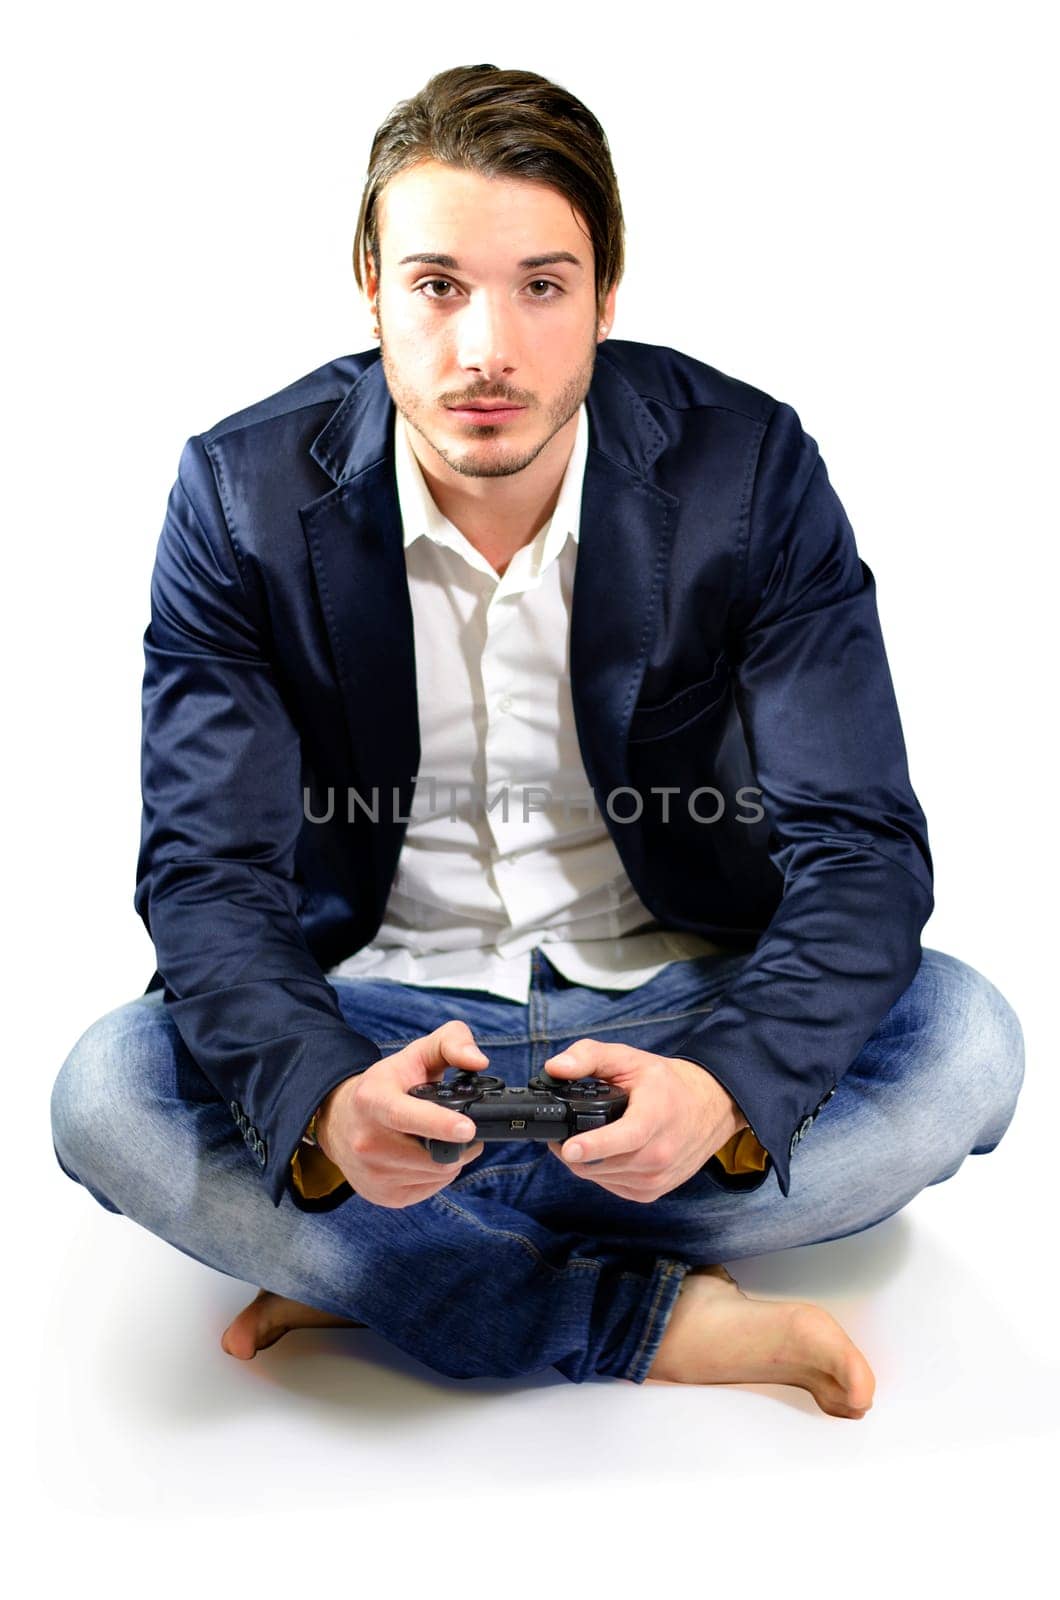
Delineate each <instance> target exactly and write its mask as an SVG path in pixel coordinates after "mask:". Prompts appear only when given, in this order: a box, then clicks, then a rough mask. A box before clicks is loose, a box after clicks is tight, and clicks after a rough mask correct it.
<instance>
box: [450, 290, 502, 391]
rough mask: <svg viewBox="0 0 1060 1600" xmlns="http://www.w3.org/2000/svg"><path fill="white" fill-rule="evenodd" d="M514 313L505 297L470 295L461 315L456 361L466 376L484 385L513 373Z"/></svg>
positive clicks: (480, 292)
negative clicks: (468, 375)
mask: <svg viewBox="0 0 1060 1600" xmlns="http://www.w3.org/2000/svg"><path fill="white" fill-rule="evenodd" d="M515 338H516V335H515V328H514V312H513V310H512V308H511V306H510V304H509V302H508V298H507V296H506V295H504V294H501V295H497V296H490V295H489V294H487V293H486V292H485V291H484V290H479V291H478V292H477V293H475V294H472V296H471V298H470V300H469V302H468V304H467V306H466V307H464V309H463V310H462V312H461V314H460V329H459V334H458V342H457V359H458V360H459V362H460V365H461V366H462V367H463V368H464V370H465V372H468V373H473V374H474V375H475V376H476V377H478V378H481V379H482V380H483V381H485V382H487V383H495V382H496V381H497V380H498V379H501V378H510V377H511V375H512V373H514V372H515V370H516V365H517V363H516V355H515Z"/></svg>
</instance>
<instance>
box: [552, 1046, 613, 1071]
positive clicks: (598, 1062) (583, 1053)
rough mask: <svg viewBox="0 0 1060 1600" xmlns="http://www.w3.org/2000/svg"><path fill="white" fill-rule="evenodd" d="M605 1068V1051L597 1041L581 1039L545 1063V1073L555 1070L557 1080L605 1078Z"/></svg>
mask: <svg viewBox="0 0 1060 1600" xmlns="http://www.w3.org/2000/svg"><path fill="white" fill-rule="evenodd" d="M604 1067H605V1062H604V1059H603V1051H602V1050H601V1049H600V1047H599V1045H598V1044H597V1042H596V1040H595V1039H579V1040H578V1041H577V1043H576V1044H572V1045H569V1046H568V1047H567V1049H566V1050H560V1051H559V1052H558V1054H556V1055H554V1056H552V1058H551V1059H550V1060H548V1061H546V1062H545V1071H546V1072H552V1070H553V1068H555V1075H556V1077H557V1078H568V1077H569V1078H588V1077H603V1076H604V1075H605V1073H604V1070H603V1069H604Z"/></svg>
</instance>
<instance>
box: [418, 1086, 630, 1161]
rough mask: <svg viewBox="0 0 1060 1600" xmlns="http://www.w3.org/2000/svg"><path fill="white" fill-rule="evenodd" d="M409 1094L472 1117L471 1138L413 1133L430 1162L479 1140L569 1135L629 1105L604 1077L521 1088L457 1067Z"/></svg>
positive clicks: (599, 1124)
mask: <svg viewBox="0 0 1060 1600" xmlns="http://www.w3.org/2000/svg"><path fill="white" fill-rule="evenodd" d="M408 1092H409V1094H413V1095H415V1096H416V1098H417V1100H429V1101H430V1102H431V1104H432V1105H436V1106H445V1107H447V1109H449V1110H451V1111H459V1112H460V1113H461V1114H462V1115H463V1116H465V1117H470V1118H471V1120H472V1122H473V1123H474V1124H475V1127H476V1129H477V1132H476V1135H475V1139H467V1140H465V1141H464V1142H463V1143H461V1142H460V1141H457V1140H451V1139H431V1138H428V1137H426V1136H425V1135H423V1134H417V1135H416V1137H417V1138H418V1139H419V1141H420V1143H421V1144H422V1145H423V1146H424V1148H425V1149H427V1150H429V1151H430V1153H431V1159H432V1161H458V1160H459V1159H460V1153H461V1151H463V1150H467V1149H469V1148H470V1146H471V1145H472V1144H474V1143H475V1142H476V1140H478V1139H483V1140H486V1141H490V1140H494V1141H495V1140H498V1139H542V1140H548V1139H560V1140H563V1139H567V1138H569V1137H570V1135H571V1134H572V1133H588V1132H590V1131H591V1129H593V1128H603V1127H606V1125H607V1124H608V1123H609V1122H617V1120H618V1118H619V1117H620V1116H621V1115H622V1113H623V1111H625V1109H626V1106H627V1105H628V1104H629V1096H628V1094H626V1092H625V1090H624V1089H616V1088H615V1087H614V1085H613V1084H610V1083H605V1082H604V1081H603V1079H602V1078H553V1077H551V1076H550V1075H549V1074H548V1073H547V1072H540V1073H538V1075H537V1077H536V1078H531V1079H530V1082H529V1083H528V1084H527V1085H526V1088H525V1089H509V1088H508V1087H507V1086H506V1084H505V1082H504V1079H503V1078H498V1077H495V1076H493V1075H492V1074H489V1073H482V1072H457V1073H456V1074H455V1075H454V1076H453V1077H452V1078H449V1079H447V1080H445V1081H443V1082H440V1083H417V1084H416V1085H415V1087H414V1088H412V1089H410V1090H409V1091H408Z"/></svg>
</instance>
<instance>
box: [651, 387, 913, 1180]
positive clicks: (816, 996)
mask: <svg viewBox="0 0 1060 1600" xmlns="http://www.w3.org/2000/svg"><path fill="white" fill-rule="evenodd" d="M731 618H732V627H731V638H730V645H729V649H730V655H731V659H732V661H733V665H734V679H735V683H734V691H735V696H736V704H737V709H738V711H739V714H740V718H741V722H742V724H743V728H744V733H745V737H746V740H747V743H748V748H749V751H750V755H751V760H752V764H753V766H754V769H755V772H756V774H757V782H758V785H759V787H760V789H761V791H762V793H761V797H760V803H761V805H762V806H763V808H764V810H765V813H766V819H767V822H768V826H769V830H770V850H769V853H770V859H771V860H772V862H773V864H774V865H775V866H776V868H777V869H778V871H779V872H780V873H781V874H782V876H783V894H782V899H781V902H780V904H779V906H778V908H777V910H776V912H775V914H774V916H773V917H772V919H771V921H770V923H769V926H768V927H767V928H766V929H765V931H764V933H763V934H762V936H761V938H760V940H759V942H758V944H757V946H756V948H755V950H754V952H753V954H752V955H751V956H750V957H749V958H748V960H747V961H746V963H745V964H744V965H743V967H742V968H741V970H740V972H739V974H738V975H737V977H736V978H735V980H734V981H733V983H732V985H731V987H730V988H729V989H728V990H727V992H726V993H725V995H724V996H723V997H722V999H721V1001H720V1003H719V1004H718V1006H717V1008H716V1009H715V1010H714V1011H713V1012H712V1013H711V1014H710V1015H709V1016H708V1017H707V1018H706V1019H705V1020H704V1021H703V1022H702V1023H701V1024H700V1025H698V1026H697V1027H696V1028H695V1029H694V1030H693V1031H692V1032H691V1033H689V1034H688V1035H687V1036H686V1038H685V1039H684V1040H683V1041H682V1044H681V1047H680V1049H678V1050H676V1051H674V1054H675V1055H677V1056H682V1057H684V1058H686V1059H689V1060H695V1061H698V1062H699V1064H700V1065H701V1066H704V1067H706V1068H707V1070H708V1071H709V1072H711V1073H712V1074H713V1075H714V1076H715V1077H717V1078H718V1080H719V1081H720V1082H721V1083H722V1084H723V1085H724V1086H725V1088H726V1089H728V1091H729V1093H730V1094H731V1095H732V1096H733V1098H734V1099H735V1100H736V1102H737V1104H738V1105H739V1106H740V1108H741V1110H742V1111H743V1114H744V1116H745V1117H746V1118H747V1120H748V1123H749V1124H750V1128H751V1131H752V1133H753V1135H754V1136H755V1138H757V1140H758V1141H759V1143H760V1144H761V1145H762V1146H763V1147H764V1149H765V1150H766V1151H767V1152H768V1155H769V1156H770V1158H771V1159H772V1164H773V1166H774V1167H775V1169H776V1174H777V1181H778V1183H779V1185H780V1189H781V1192H782V1193H783V1194H784V1195H785V1196H787V1195H788V1193H789V1192H790V1161H791V1157H792V1155H793V1154H794V1152H795V1149H796V1146H797V1145H798V1143H799V1141H800V1140H801V1139H802V1138H803V1137H804V1136H805V1135H806V1134H807V1133H808V1132H809V1130H810V1128H811V1126H812V1124H813V1122H814V1120H815V1118H816V1117H817V1115H818V1113H819V1112H820V1111H821V1109H822V1107H823V1106H824V1105H825V1104H826V1102H827V1101H828V1100H829V1099H831V1096H832V1094H833V1093H834V1090H835V1086H836V1084H837V1083H838V1081H839V1079H840V1078H841V1077H842V1076H843V1074H844V1072H846V1070H847V1069H848V1067H849V1066H850V1065H851V1063H852V1062H853V1061H854V1059H855V1057H856V1056H857V1054H858V1052H859V1051H860V1050H861V1048H862V1046H863V1045H864V1044H865V1042H866V1041H867V1040H868V1039H869V1038H870V1037H871V1036H872V1034H873V1033H874V1032H875V1031H876V1029H877V1028H878V1027H879V1025H880V1023H881V1022H882V1021H883V1019H884V1017H885V1016H886V1015H887V1013H888V1011H889V1010H890V1008H891V1007H892V1006H893V1005H894V1003H895V1001H896V1000H897V999H898V998H899V996H900V995H901V994H902V993H903V992H904V990H905V989H906V988H907V987H908V985H909V984H910V983H911V982H912V980H913V978H914V976H915V975H916V971H917V968H918V966H919V964H920V958H921V944H920V934H921V930H922V929H923V926H924V924H925V923H926V921H927V919H928V917H929V916H930V915H931V911H932V908H933V904H934V901H933V877H932V860H931V854H930V851H929V848H928V838H927V825H926V823H925V820H924V814H923V812H922V811H921V808H920V805H919V803H918V801H917V798H916V796H915V794H914V793H913V790H912V788H911V786H910V781H909V773H908V767H907V762H906V751H905V743H904V739H903V735H902V729H901V724H900V721H899V715H898V708H897V705H896V703H895V696H894V690H893V687H892V683H891V676H890V671H889V668H888V664H887V658H886V654H885V651H884V645H883V639H882V635H881V631H880V623H879V617H878V614H877V606H876V592H875V580H874V578H873V575H872V573H871V571H870V570H869V568H868V567H867V566H866V565H865V563H864V562H863V561H862V560H860V558H859V556H858V553H857V550H856V548H855V543H854V535H853V533H852V531H851V527H850V523H849V521H848V519H847V516H846V513H845V511H844V510H843V507H842V505H841V504H840V501H839V499H838V497H837V495H836V493H835V491H834V489H833V488H832V486H831V484H830V482H829V479H828V473H827V471H826V468H825V464H824V462H823V460H822V459H821V457H820V455H819V453H818V449H817V445H816V443H815V442H814V440H813V439H812V438H810V436H809V435H808V434H806V433H805V432H804V430H803V428H802V426H801V424H800V422H799V418H798V416H797V415H796V413H795V412H794V411H793V410H792V408H791V407H790V406H788V405H784V404H778V405H777V407H776V409H775V411H774V412H773V413H772V415H771V417H770V420H769V422H768V424H767V426H766V428H765V432H764V435H763V437H762V439H761V443H760V447H759V452H758V460H757V465H756V469H755V477H754V484H753V490H752V494H751V502H750V512H749V518H748V526H747V536H746V543H745V546H744V551H743V556H742V581H741V583H740V586H739V593H738V597H737V602H736V605H735V607H734V610H733V612H732V613H731ZM707 1170H708V1171H710V1172H711V1173H712V1175H713V1176H715V1178H716V1179H717V1180H718V1181H719V1182H720V1183H722V1186H723V1187H734V1188H744V1187H759V1186H760V1184H761V1183H762V1182H764V1181H765V1176H764V1175H763V1176H762V1177H760V1178H757V1179H754V1178H750V1179H749V1178H748V1177H746V1176H745V1177H743V1178H740V1179H734V1180H732V1182H731V1184H727V1183H726V1181H725V1177H724V1167H723V1166H722V1164H720V1163H718V1162H717V1160H716V1159H715V1158H712V1160H711V1161H710V1162H708V1164H707Z"/></svg>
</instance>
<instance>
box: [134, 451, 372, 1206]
mask: <svg viewBox="0 0 1060 1600" xmlns="http://www.w3.org/2000/svg"><path fill="white" fill-rule="evenodd" d="M208 448H209V447H208V443H207V442H206V441H204V440H203V439H202V438H201V437H195V438H192V439H189V440H188V442H187V443H186V444H185V446H184V449H183V452H182V454H181V458H180V464H179V468H178V473H177V480H176V482H175V484H174V485H173V488H172V491H171V493H170V496H169V502H168V505H167V508H166V515H165V521H164V524H163V528H162V533H161V537H160V539H159V543H158V549H157V554H156V559H155V565H154V571H153V574H152V579H151V620H150V623H149V625H148V628H147V631H146V633H145V634H144V641H143V642H144V663H145V665H144V679H143V698H142V712H143V720H142V743H141V781H142V794H143V811H142V823H141V835H140V850H139V858H138V862H137V869H136V890H135V895H134V905H135V908H136V910H137V912H138V913H139V915H140V917H141V918H142V919H143V922H144V925H145V927H146V928H147V931H148V933H149V935H150V937H151V939H152V941H153V943H154V947H155V954H156V961H157V966H158V971H159V973H160V975H161V977H162V979H163V983H164V1000H165V1004H166V1006H167V1008H168V1011H169V1014H170V1016H171V1017H172V1018H173V1021H174V1023H175V1024H176V1027H177V1029H178V1031H179V1033H180V1035H181V1038H182V1039H183V1041H184V1043H185V1045H186V1046H187V1048H188V1051H189V1052H190V1054H191V1056H192V1058H193V1059H194V1061H195V1062H196V1063H197V1065H198V1066H199V1068H200V1069H201V1071H202V1072H203V1073H204V1074H205V1076H206V1077H207V1078H208V1079H209V1080H210V1082H211V1083H212V1084H213V1085H214V1087H215V1089H216V1090H217V1093H218V1095H219V1096H220V1098H221V1099H222V1100H223V1102H224V1104H225V1105H226V1106H227V1107H228V1108H229V1111H230V1114H231V1116H232V1118H233V1121H234V1122H235V1124H236V1125H237V1126H238V1127H239V1128H240V1130H241V1132H242V1135H243V1139H244V1142H245V1144H246V1145H247V1159H248V1161H250V1162H251V1163H252V1164H254V1165H255V1166H256V1168H257V1169H258V1170H259V1171H260V1175H261V1178H262V1181H263V1182H264V1184H265V1187H266V1190H267V1192H268V1194H269V1196H270V1198H271V1199H272V1202H273V1204H274V1205H276V1206H278V1205H279V1204H280V1202H281V1200H282V1198H283V1195H284V1193H286V1194H288V1195H289V1196H290V1197H291V1199H292V1201H293V1202H294V1204H295V1205H297V1206H298V1207H299V1209H301V1210H331V1209H332V1208H333V1207H334V1206H336V1205H338V1204H339V1203H341V1201H342V1200H344V1199H347V1198H348V1197H349V1196H350V1195H351V1194H352V1192H353V1191H352V1190H351V1188H350V1186H349V1184H348V1183H343V1184H342V1185H341V1186H337V1187H335V1188H334V1189H332V1190H331V1192H330V1193H328V1194H326V1195H325V1196H323V1197H322V1198H320V1199H319V1200H317V1201H316V1202H315V1203H314V1201H313V1199H312V1198H311V1197H309V1196H307V1195H306V1194H305V1193H303V1192H302V1191H301V1189H300V1188H299V1187H296V1186H295V1184H294V1183H293V1182H292V1165H291V1163H292V1158H293V1156H294V1154H295V1152H296V1150H297V1147H298V1143H299V1140H300V1138H301V1135H302V1132H303V1130H304V1129H305V1128H306V1126H307V1125H308V1123H309V1120H310V1117H311V1116H312V1114H313V1112H314V1110H315V1109H316V1108H317V1106H319V1105H320V1103H321V1101H322V1100H323V1099H324V1098H325V1096H326V1095H327V1094H328V1092H329V1091H330V1090H331V1089H333V1088H334V1087H335V1085H336V1084H338V1083H340V1082H342V1081H343V1080H344V1079H346V1078H348V1077H351V1076H353V1075H354V1074H355V1073H357V1072H361V1071H364V1070H365V1069H366V1068H367V1067H369V1066H371V1065H372V1063H373V1062H374V1061H377V1060H378V1059H379V1058H380V1052H379V1050H378V1048H377V1047H376V1045H375V1044H374V1043H373V1042H372V1041H371V1040H370V1039H367V1038H365V1037H363V1036H362V1035H360V1034H358V1033H355V1032H354V1031H353V1030H352V1029H351V1028H350V1027H349V1026H348V1025H347V1023H346V1022H345V1021H344V1019H343V1017H342V1013H341V1011H340V1008H339V1005H338V1000H337V998H336V995H335V991H334V989H333V987H332V986H331V985H330V984H329V983H328V982H327V980H326V978H325V976H324V973H323V971H322V970H321V968H320V966H319V964H318V962H317V961H316V959H315V957H314V956H313V954H312V952H311V951H310V949H309V946H308V944H307V942H306V939H305V937H304V934H303V931H302V927H301V924H300V922H299V919H298V909H299V902H300V893H301V886H300V884H299V882H298V881H297V880H296V875H295V868H294V860H295V847H296V843H297V839H298V834H299V830H300V828H301V826H302V822H303V809H302V757H301V744H300V739H299V735H298V732H297V730H296V728H295V727H294V725H293V723H292V721H291V718H290V715H289V713H288V711H287V708H286V706H285V704H284V701H283V698H282V696H281V694H280V692H279V690H278V687H277V683H276V679H275V676H274V672H273V668H272V666H271V664H270V661H269V657H268V650H267V647H266V643H265V629H264V627H263V625H262V623H261V621H260V619H259V618H257V617H256V616H255V615H254V608H253V606H252V604H251V602H250V600H249V597H248V591H247V588H246V587H245V585H244V583H243V579H242V574H241V570H240V558H239V553H238V550H237V547H236V545H235V544H234V542H233V539H232V537H231V534H230V530H229V527H228V524H227V522H226V519H225V515H224V510H223V507H222V503H221V499H220V496H219V493H218V489H217V481H216V478H215V475H214V471H213V466H212V464H211V461H210V458H209V454H208ZM335 1170H337V1169H335Z"/></svg>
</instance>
